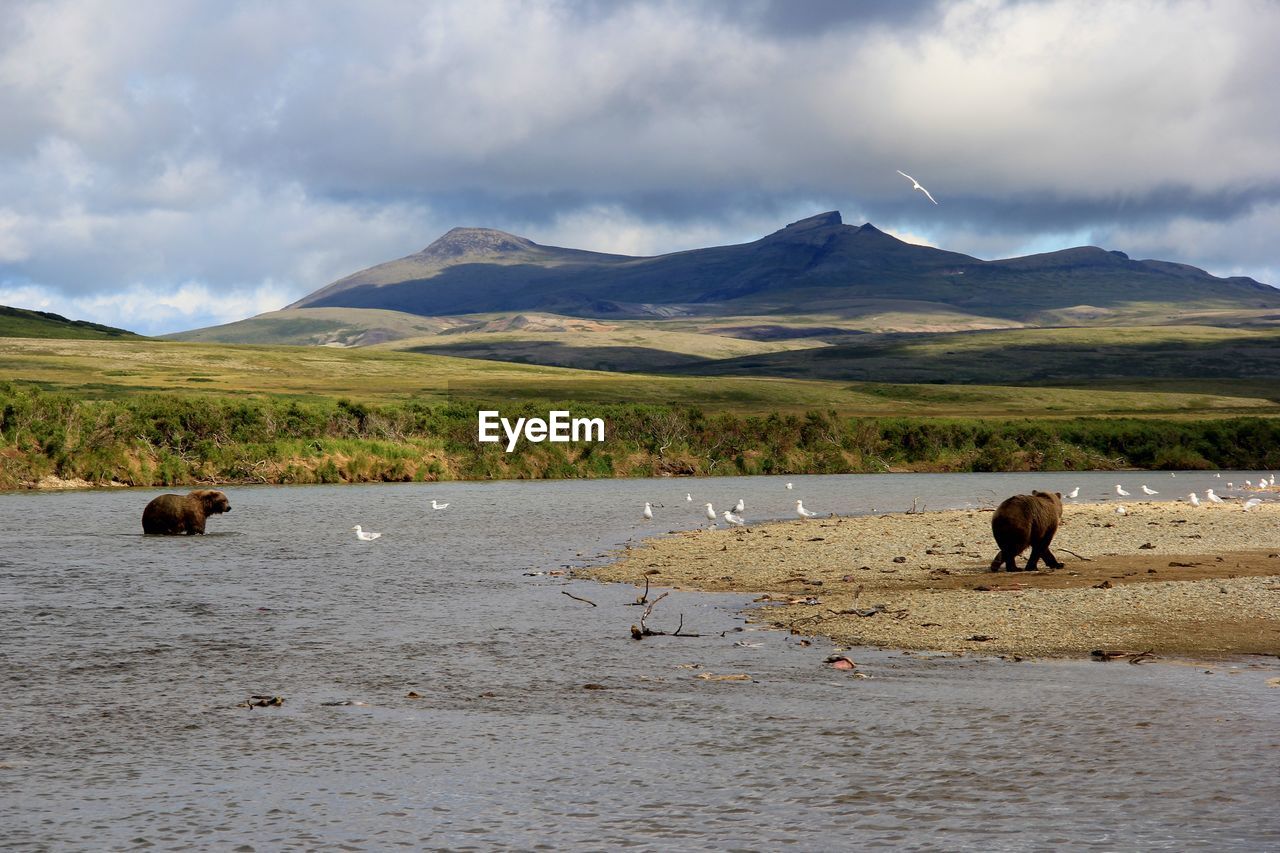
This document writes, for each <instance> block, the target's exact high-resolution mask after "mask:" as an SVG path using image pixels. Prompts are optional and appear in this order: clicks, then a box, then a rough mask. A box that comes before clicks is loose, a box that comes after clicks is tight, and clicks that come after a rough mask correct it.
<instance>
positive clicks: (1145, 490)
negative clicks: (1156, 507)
mask: <svg viewBox="0 0 1280 853" xmlns="http://www.w3.org/2000/svg"><path fill="white" fill-rule="evenodd" d="M1142 493H1143V494H1144V495H1158V494H1160V493H1159V492H1157V491H1156V490H1155V489H1148V488H1147V484H1146V483H1143V484H1142Z"/></svg>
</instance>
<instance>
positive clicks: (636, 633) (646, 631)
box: [631, 590, 702, 640]
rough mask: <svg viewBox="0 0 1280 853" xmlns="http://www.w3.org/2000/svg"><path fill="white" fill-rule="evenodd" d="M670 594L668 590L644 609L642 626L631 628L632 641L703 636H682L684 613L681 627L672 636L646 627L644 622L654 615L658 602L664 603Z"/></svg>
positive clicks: (681, 615) (641, 617) (641, 618)
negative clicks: (649, 638) (650, 638)
mask: <svg viewBox="0 0 1280 853" xmlns="http://www.w3.org/2000/svg"><path fill="white" fill-rule="evenodd" d="M670 594H671V590H667V591H666V592H664V593H663V594H662V595H660V596H658V597H657V598H655V599H654V600H653V601H651V602H649V606H648V607H646V608H645V609H644V613H641V614H640V624H639V625H632V626H631V639H633V640H643V639H644V638H645V637H666V636H671V637H700V636H702V635H701V634H681V633H680V631H681V630H682V629H683V628H684V614H683V613H681V614H680V624H679V626H677V627H676V630H675V631H674V632H672V633H671V634H668V633H667V632H666V631H655V630H653V629H652V628H650V627H649V626H648V625H646V624H645V623H644V620H646V619H648V618H649V616H650V615H651V614H652V613H653V608H654V607H656V606H657V605H658V602H660V601H662V599H664V598H666V597H667V596H668V595H670ZM636 603H637V604H639V603H640V602H638V601H637V602H636Z"/></svg>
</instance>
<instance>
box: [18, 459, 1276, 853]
mask: <svg viewBox="0 0 1280 853" xmlns="http://www.w3.org/2000/svg"><path fill="white" fill-rule="evenodd" d="M1244 476H1248V475H1239V476H1236V477H1235V479H1238V480H1242V479H1243V478H1244ZM1144 477H1145V479H1146V481H1147V482H1149V483H1150V484H1151V485H1152V486H1153V487H1155V488H1157V489H1159V490H1160V491H1162V492H1165V493H1167V494H1165V495H1162V497H1173V496H1175V494H1185V493H1186V492H1187V491H1189V490H1190V489H1191V488H1192V487H1195V488H1198V489H1200V490H1203V488H1205V487H1206V486H1214V487H1215V488H1218V489H1219V491H1221V487H1222V485H1223V483H1224V482H1225V479H1224V480H1216V479H1211V478H1210V476H1209V475H1204V474H1187V473H1182V474H1179V476H1178V478H1177V479H1176V480H1175V479H1173V478H1170V477H1169V475H1168V474H1167V473H1166V474H1154V473H1153V474H1149V475H1133V474H1124V475H1116V474H1086V475H1043V474H1040V475H885V476H858V477H793V478H787V479H791V480H793V481H794V482H795V484H796V488H795V490H794V491H790V492H789V491H785V490H784V489H783V487H782V483H783V478H774V477H769V478H736V479H716V480H650V481H607V482H602V481H594V482H542V483H453V484H444V485H403V486H399V485H397V486H339V487H293V488H273V487H260V488H231V489H228V490H227V491H228V494H229V495H230V498H231V503H232V506H233V511H232V512H231V513H230V514H229V515H225V516H220V517H215V518H213V519H212V520H211V521H210V523H209V528H208V529H209V531H210V535H207V536H204V537H181V538H161V537H143V536H142V535H141V534H140V522H139V519H140V517H141V511H142V507H143V506H144V505H145V504H146V502H147V500H149V499H150V498H151V497H152V496H153V495H154V494H157V493H158V491H156V490H146V491H144V490H134V491H123V492H92V493H70V494H5V495H0V677H2V678H3V686H4V695H3V701H2V702H0V734H2V735H3V746H2V747H0V750H2V752H0V827H3V829H2V830H0V846H7V847H14V848H20V849H120V848H131V847H144V846H149V845H153V846H156V847H161V848H171V847H179V846H182V847H188V846H190V847H207V848H219V849H246V850H247V849H273V850H274V849H297V848H307V847H326V848H332V847H337V848H340V847H343V846H346V847H349V848H357V849H384V848H389V847H394V846H403V847H409V848H435V847H439V848H452V849H467V848H475V849H494V848H503V847H512V848H521V849H530V848H537V847H538V846H540V845H541V846H546V847H548V848H593V849H615V848H625V847H635V848H640V849H660V850H683V849H716V850H721V849H775V848H779V847H784V846H794V847H795V848H796V849H805V850H813V849H849V848H853V847H859V848H861V847H867V846H872V845H875V844H883V845H888V846H893V847H895V848H903V849H924V848H939V847H940V848H948V849H974V850H992V849H1022V848H1026V847H1044V848H1050V847H1062V846H1070V847H1073V848H1096V849H1116V848H1123V847H1133V846H1142V847H1144V848H1149V849H1170V850H1186V849H1194V848H1197V847H1199V848H1204V849H1215V850H1220V849H1224V848H1226V849H1230V848H1236V849H1259V848H1266V847H1270V848H1273V849H1274V848H1275V847H1276V846H1277V845H1280V817H1277V812H1276V810H1275V803H1277V802H1280V773H1277V772H1276V766H1277V758H1278V757H1280V690H1277V689H1273V688H1267V687H1266V685H1265V681H1266V679H1268V678H1274V677H1276V676H1277V675H1280V667H1277V665H1276V661H1275V660H1274V659H1262V658H1252V659H1243V660H1241V661H1237V662H1236V663H1235V664H1234V665H1231V664H1226V663H1219V664H1215V665H1212V666H1206V665H1201V666H1183V665H1173V664H1161V665H1147V666H1128V665H1124V664H1092V663H1087V662H1057V663H1034V664H1032V663H1020V664H1014V663H1005V662H1002V661H998V660H988V659H981V658H960V659H954V658H932V659H922V658H918V657H912V656H904V655H902V654H896V653H892V652H877V651H874V650H859V651H857V652H855V657H856V658H857V659H858V661H859V663H860V665H861V668H862V669H863V670H864V671H865V672H867V673H869V674H870V675H871V676H873V677H872V678H870V679H866V680H856V679H853V678H851V677H849V675H848V674H846V673H841V672H837V671H834V670H831V669H829V668H826V667H824V666H822V664H821V662H822V659H823V657H825V656H826V654H828V653H829V651H830V649H829V648H828V647H826V646H825V645H824V644H823V643H821V642H819V643H815V644H814V645H813V646H812V647H808V648H804V647H801V646H800V645H798V644H797V643H796V642H795V641H794V640H793V638H790V637H788V636H786V635H784V634H781V633H776V632H767V631H746V632H734V631H733V629H735V628H739V627H742V626H743V622H742V620H741V619H740V618H738V617H737V615H736V613H737V611H738V610H739V609H740V608H741V607H742V606H743V604H744V603H745V601H746V600H745V599H744V598H743V597H740V596H712V595H695V594H673V595H672V596H671V597H670V598H669V599H668V600H667V601H664V602H663V603H662V604H661V605H660V607H659V609H658V610H657V611H655V615H654V616H653V617H652V619H651V622H652V624H654V626H655V627H659V628H665V629H666V630H672V629H674V627H675V624H676V621H677V620H678V618H679V617H680V615H681V614H682V615H683V618H684V626H685V630H686V631H694V632H698V633H701V634H702V635H703V636H702V637H700V638H677V637H655V638H651V639H648V640H645V641H644V642H642V643H636V642H633V641H632V640H631V639H629V631H628V626H629V625H630V624H631V623H632V622H634V621H636V616H637V614H636V609H635V608H633V607H628V606H626V603H627V602H629V601H631V600H632V599H633V598H634V597H635V594H636V593H635V590H634V589H632V588H630V587H625V586H600V585H595V584H591V583H586V582H575V581H567V580H565V579H564V578H561V577H555V576H547V575H540V576H526V572H533V571H544V570H547V569H552V568H556V567H557V566H561V565H564V564H578V563H581V562H584V561H588V560H591V559H593V558H596V557H597V556H598V555H599V554H600V553H602V551H604V550H605V549H608V548H611V547H615V546H617V545H618V544H620V543H622V542H624V541H625V540H626V539H628V538H629V537H633V536H640V535H650V534H654V533H660V532H664V531H666V530H670V529H676V528H682V527H689V526H693V525H694V524H697V523H699V519H698V516H697V512H696V510H695V508H700V506H701V503H702V502H704V501H705V500H711V501H713V502H714V503H715V504H716V505H717V506H718V507H727V506H728V505H729V504H730V503H732V502H733V501H735V500H737V498H739V497H742V498H745V499H746V501H747V507H748V508H747V513H746V515H747V516H748V517H749V518H756V519H758V518H761V517H769V516H787V515H788V514H789V512H790V509H791V506H792V505H793V503H794V499H795V498H796V497H803V498H804V500H805V504H806V506H809V507H811V508H812V509H815V510H817V511H819V512H822V513H826V512H829V511H837V512H841V513H848V512H865V511H868V510H870V509H871V508H872V507H876V508H878V509H881V510H885V509H891V510H901V509H904V508H906V507H907V506H909V505H910V504H911V502H912V500H913V499H915V498H917V497H919V498H920V501H921V503H923V504H924V505H925V506H927V507H929V508H941V507H943V506H958V505H964V504H966V503H984V502H985V503H987V504H990V503H993V502H994V501H995V499H996V498H998V497H1003V496H1005V495H1007V494H1012V493H1014V492H1018V491H1025V490H1027V489H1029V488H1032V487H1043V488H1055V489H1062V490H1063V491H1066V490H1069V489H1070V488H1072V487H1074V486H1075V485H1084V487H1085V488H1084V489H1083V490H1082V496H1085V495H1089V496H1093V497H1098V496H1101V495H1103V494H1109V493H1110V492H1111V490H1112V485H1113V484H1114V483H1115V482H1117V481H1124V482H1126V483H1127V484H1128V486H1127V487H1128V488H1129V489H1130V490H1131V491H1135V492H1136V486H1137V485H1138V484H1139V483H1140V482H1142V478H1144ZM1224 477H1226V475H1224ZM1227 478H1229V477H1227ZM1175 484H1176V486H1177V488H1176V491H1175V489H1174V488H1173V486H1174V485H1175ZM685 492H692V493H693V495H694V497H695V499H696V500H695V501H694V502H693V507H690V506H689V505H688V504H687V503H686V502H685V500H684V494H685ZM432 497H436V498H439V499H441V500H447V501H450V502H451V506H450V507H449V509H447V510H444V511H440V512H433V511H432V510H431V509H430V508H429V504H430V499H431V498H432ZM646 500H649V501H653V502H655V503H657V504H660V506H659V507H658V508H657V509H656V510H655V512H656V513H657V518H656V519H655V520H654V521H653V522H642V521H640V518H639V515H640V513H639V510H640V507H641V506H642V504H643V502H644V501H646ZM355 523H360V524H362V525H364V527H365V528H366V529H372V530H378V531H382V532H384V534H385V535H384V537H383V538H382V539H380V540H378V541H376V542H373V543H357V542H356V541H355V539H354V536H353V534H352V532H351V530H350V528H351V525H353V524H355ZM565 590H568V591H570V592H573V593H574V594H575V595H578V596H581V597H584V598H589V599H591V600H593V601H595V602H596V603H597V604H598V605H599V606H598V607H591V606H589V605H586V604H583V603H581V602H578V601H574V600H572V599H570V598H568V597H567V596H565V595H562V594H561V593H562V591H565ZM723 631H729V632H730V633H728V634H726V635H725V636H724V637H721V636H720V633H721V632H723ZM744 639H745V640H746V641H748V642H750V643H753V644H754V643H760V644H761V645H760V646H758V647H749V646H738V645H734V644H735V642H738V641H742V640H744ZM689 663H698V664H701V665H702V666H703V668H704V669H703V670H702V671H710V672H714V673H720V674H728V673H738V672H745V673H749V674H750V675H751V676H752V677H753V678H754V679H755V680H754V681H753V682H750V683H738V682H725V683H716V682H706V681H701V680H698V679H696V678H695V677H694V672H695V671H694V670H690V669H683V668H680V666H679V665H680V664H689ZM1206 669H1210V670H1212V672H1213V674H1212V675H1209V674H1205V670H1206ZM586 684H598V685H602V686H603V687H604V688H605V689H600V690H595V689H592V690H588V689H584V685H586ZM409 691H416V692H417V693H419V694H421V695H422V698H420V699H411V698H407V697H406V693H408V692H409ZM250 694H270V695H280V696H284V697H285V699H286V701H285V704H284V705H283V707H280V708H255V709H248V708H244V707H237V704H238V703H241V702H243V701H244V700H245V699H246V698H247V697H248V696H249V695H250ZM347 700H350V701H353V702H361V703H366V704H364V705H326V704H324V703H329V702H341V701H347Z"/></svg>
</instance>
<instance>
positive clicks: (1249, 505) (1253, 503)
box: [1244, 498, 1262, 512]
mask: <svg viewBox="0 0 1280 853" xmlns="http://www.w3.org/2000/svg"><path fill="white" fill-rule="evenodd" d="M1260 503H1262V498H1249V500H1247V501H1245V502H1244V511H1245V512H1248V511H1249V510H1251V509H1253V508H1254V507H1255V506H1257V505H1258V504H1260Z"/></svg>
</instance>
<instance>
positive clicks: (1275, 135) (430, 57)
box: [0, 0, 1280, 333]
mask: <svg viewBox="0 0 1280 853" xmlns="http://www.w3.org/2000/svg"><path fill="white" fill-rule="evenodd" d="M1278 44H1280V4H1278V3H1274V2H1264V0H1257V2H1250V0H1239V2H1232V0H1217V1H1216V2H1160V0H1148V2H1143V0H1131V1H1130V0H1125V2H1089V0H1071V2H1053V0H1044V2H1039V0H1022V1H1021V2H1012V0H1005V2H1000V0H972V2H969V1H968V0H959V2H946V3H934V2H886V3H873V2H857V0H847V2H842V0H810V1H809V2H805V0H777V2H772V1H771V0H733V1H732V2H731V0H723V2H711V0H707V1H706V2H690V0H685V1H684V2H677V1H676V0H672V2H643V1H642V0H641V1H639V2H626V1H625V0H618V2H609V1H608V0H585V1H584V2H551V1H550V0H548V2H505V1H504V0H461V2H449V0H435V1H434V2H419V0H362V2H359V3H349V2H337V1H336V0H334V2H322V0H315V1H313V0H306V2H303V0H298V2H263V1H262V0H252V2H232V1H231V0H207V1H206V0H155V2H150V1H149V0H131V2H128V3H121V2H110V0H66V2H24V0H0V304H7V305H18V306H22V307H28V308H39V309H42V310H51V311H56V312H58V313H62V314H66V315H68V316H72V317H76V318H84V319H91V320H95V321H98V322H103V323H109V324H112V325H121V326H125V327H128V328H132V329H136V330H139V331H143V332H148V333H160V332H167V331H176V330H180V329H187V328H193V327H197V326H202V325H209V324H212V323H217V322H226V321H230V320H235V319H240V318H242V317H246V316H249V315H252V314H255V313H259V312H261V311H267V310H272V309H275V308H279V307H281V306H283V305H284V304H286V303H288V302H290V301H292V300H293V299H296V298H298V297H300V296H302V295H303V294H306V293H309V292H310V291H312V290H315V289H317V288H319V287H321V286H323V285H325V284H327V283H328V282H330V281H332V280H333V279H336V278H339V277H341V276H343V275H345V274H347V273H350V272H353V271H355V270H357V269H361V268H363V267H366V266H369V265H371V264H374V263H377V262H380V261H384V260H389V259H392V258H395V257H400V256H403V255H406V254H409V253H411V252H415V251H417V250H419V249H421V248H422V247H424V246H425V245H427V244H428V243H430V242H431V241H432V240H434V239H435V238H436V237H438V236H439V235H440V234H442V233H443V232H444V231H447V230H448V229H449V228H451V227H453V226H455V225H483V226H490V227H495V228H501V229H503V230H507V231H511V232H514V233H518V234H521V235H524V236H526V237H529V238H531V239H533V240H535V241H537V242H540V243H549V244H555V245H565V246H574V247H580V248H588V249H595V250H600V251H612V252H624V253H631V254H656V253H661V252H668V251H673V250H678V249H686V248H693V247H698V246H705V245H714V244H724V243H736V242H745V241H747V240H752V239H755V238H757V237H760V236H762V235H764V234H767V233H769V232H771V231H774V230H776V229H777V228H779V227H781V226H782V225H784V224H786V223H787V222H789V221H792V220H795V219H799V218H801V217H804V216H808V215H810V214H813V213H817V212H821V211H824V210H832V209H838V210H840V211H841V212H842V213H843V214H844V219H845V221H846V222H849V223H854V224H860V223H861V222H864V221H871V222H874V223H875V224H876V225H877V226H879V227H881V228H884V229H886V230H889V231H891V232H892V233H894V234H897V235H898V236H901V237H903V238H904V239H909V240H912V241H914V242H924V243H929V244H932V245H936V246H941V247H944V248H947V249H952V250H956V251H962V252H968V253H970V254H973V255H977V256H978V257H982V258H996V257H1008V256H1012V255H1018V254H1028V253H1031V252H1037V251H1047V250H1051V249H1057V248H1063V247H1067V246H1073V245H1081V244H1094V245H1100V246H1103V247H1105V248H1108V249H1120V250H1122V251H1125V252H1127V253H1129V254H1130V255H1132V256H1134V257H1140V258H1146V257H1156V258H1162V259H1167V260H1176V261H1181V262H1185V263H1190V264H1194V265H1196V266H1200V267H1203V268H1205V269H1208V270H1209V271H1210V272H1213V273H1215V274H1217V275H1238V274H1243V275H1250V276H1253V277H1254V278H1257V279H1259V280H1261V281H1265V282H1267V283H1270V284H1280V249H1278V248H1277V246H1278V245H1280V239H1278V238H1280V97H1277V95H1276V92H1275V88H1276V85H1277V82H1278V81H1280V50H1277V49H1276V46H1277V45H1278ZM896 169H902V170H903V171H904V172H908V173H910V174H912V175H915V176H916V177H917V178H919V179H920V181H921V182H922V183H923V184H924V185H925V186H927V187H928V188H929V189H930V191H931V192H932V193H933V195H934V196H935V197H936V198H937V199H938V201H939V202H940V204H939V205H938V206H936V207H935V206H934V205H931V204H929V203H928V201H927V200H926V199H925V198H924V197H923V196H922V195H921V194H920V193H913V192H911V188H910V184H909V183H907V182H906V181H905V180H904V179H903V178H901V177H900V176H899V175H898V174H897V173H896V172H895V170H896Z"/></svg>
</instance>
